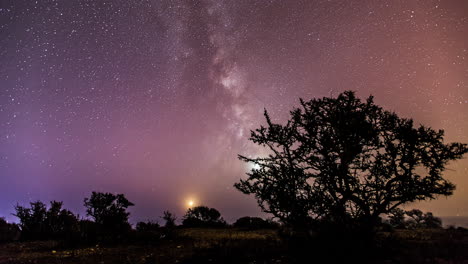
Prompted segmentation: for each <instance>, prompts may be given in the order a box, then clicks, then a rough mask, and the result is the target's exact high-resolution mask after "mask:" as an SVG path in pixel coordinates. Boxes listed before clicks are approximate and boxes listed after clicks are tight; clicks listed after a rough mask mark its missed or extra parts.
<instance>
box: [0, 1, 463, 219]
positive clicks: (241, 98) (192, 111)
mask: <svg viewBox="0 0 468 264" xmlns="http://www.w3.org/2000/svg"><path fill="white" fill-rule="evenodd" d="M467 36H468V2H467V1H465V0H453V1H452V0H448V1H434V0H424V1H416V0H395V1H383V0H382V1H373V0H367V1H310V0H303V1H279V0H278V1H275V0H271V1H253V0H252V1H216V0H203V1H182V0H180V1H157V0H143V1H128V0H112V1H111V0H99V1H92V0H66V1H65V0H38V1H29V0H5V1H1V3H0V62H1V64H0V216H5V217H7V218H8V219H12V220H14V217H12V216H11V215H10V214H11V213H12V211H13V206H14V205H15V204H16V203H17V202H18V203H21V204H24V203H27V202H29V201H32V200H37V199H39V200H43V201H49V200H54V199H55V200H63V201H64V204H65V207H67V208H70V209H72V210H73V211H75V212H78V213H80V214H81V215H83V206H82V203H83V198H84V197H86V196H88V195H89V194H90V192H91V191H93V190H97V191H108V192H118V193H125V194H126V196H127V197H128V198H129V200H131V201H132V202H134V203H135V204H136V206H135V207H134V208H132V221H138V220H146V219H157V217H158V216H159V215H161V212H162V211H163V210H166V209H169V210H171V211H174V212H176V214H178V215H179V216H180V215H181V214H182V213H183V211H184V210H185V208H184V206H185V204H184V201H185V200H186V199H188V198H189V197H191V198H193V199H195V200H196V201H197V202H199V203H202V204H206V205H208V206H210V207H215V208H217V209H219V210H220V211H221V213H222V214H223V215H224V216H225V218H226V219H228V220H232V219H235V218H236V217H239V216H243V215H259V213H260V212H259V209H258V208H257V207H256V204H255V201H254V199H253V198H252V197H247V196H245V195H243V194H241V193H239V192H238V191H237V190H235V189H234V188H233V187H232V185H233V183H234V182H236V181H237V180H238V179H239V178H240V177H242V175H243V174H244V173H245V171H246V170H247V169H249V168H248V166H246V165H245V164H243V163H242V162H240V161H238V160H237V154H245V155H258V154H259V153H261V149H259V148H257V147H256V146H254V145H252V143H250V142H248V140H247V139H248V136H249V130H250V129H253V128H256V127H258V126H259V125H260V124H261V123H262V122H264V121H263V116H262V113H263V110H264V108H266V109H268V110H269V112H270V114H271V116H272V118H273V119H274V120H276V121H284V120H285V119H286V118H287V117H288V111H289V110H291V109H292V107H294V106H296V105H298V102H299V98H304V99H311V98H314V97H323V96H335V95H337V94H338V93H340V92H342V91H344V90H355V91H357V93H358V95H359V96H361V97H366V96H368V95H370V94H373V95H374V96H375V99H376V102H377V103H378V104H380V105H381V106H383V107H384V108H386V109H389V110H393V111H396V112H397V113H398V114H399V115H401V116H404V117H412V118H414V119H415V121H416V122H417V123H422V124H425V125H428V126H431V127H433V128H436V129H439V128H443V129H445V130H446V138H447V140H448V141H460V142H468V132H467V130H468V118H467V115H468V37H467ZM450 168H451V169H452V170H450V171H447V173H446V176H447V177H448V178H449V179H450V180H452V181H453V182H454V183H455V184H456V185H457V190H456V192H455V195H454V196H452V197H450V198H448V199H445V198H441V199H440V200H437V201H433V202H430V203H423V204H418V205H417V206H418V207H419V208H422V209H424V210H431V211H433V212H434V213H435V214H436V215H457V214H459V215H468V179H467V176H468V161H467V160H463V161H459V162H457V163H453V164H452V165H451V166H450ZM415 206H416V205H415Z"/></svg>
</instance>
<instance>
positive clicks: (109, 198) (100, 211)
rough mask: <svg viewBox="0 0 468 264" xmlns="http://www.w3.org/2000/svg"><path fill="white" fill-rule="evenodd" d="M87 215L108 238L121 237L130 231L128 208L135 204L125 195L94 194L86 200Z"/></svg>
mask: <svg viewBox="0 0 468 264" xmlns="http://www.w3.org/2000/svg"><path fill="white" fill-rule="evenodd" d="M84 205H85V207H86V213H87V215H88V216H91V217H92V218H93V220H94V222H95V223H96V224H97V225H98V227H99V231H100V232H101V233H102V234H103V235H104V236H108V237H120V236H122V235H123V234H125V233H126V232H128V231H130V229H131V226H130V224H129V223H128V216H129V215H130V213H129V212H127V208H128V207H130V206H133V205H134V204H133V203H131V202H130V201H128V200H127V198H125V196H124V195H123V194H117V195H114V194H112V193H100V192H93V193H92V194H91V197H90V198H85V199H84Z"/></svg>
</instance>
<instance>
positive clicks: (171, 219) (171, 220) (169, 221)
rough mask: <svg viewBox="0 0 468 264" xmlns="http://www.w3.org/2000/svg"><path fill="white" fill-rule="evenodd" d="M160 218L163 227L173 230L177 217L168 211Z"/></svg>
mask: <svg viewBox="0 0 468 264" xmlns="http://www.w3.org/2000/svg"><path fill="white" fill-rule="evenodd" d="M161 218H162V219H163V220H164V221H165V222H166V223H165V224H164V226H165V227H167V228H173V227H175V226H176V224H175V221H176V220H177V217H176V216H175V215H174V214H173V213H171V212H169V211H164V213H163V216H162V217H161Z"/></svg>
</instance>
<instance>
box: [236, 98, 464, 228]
mask: <svg viewBox="0 0 468 264" xmlns="http://www.w3.org/2000/svg"><path fill="white" fill-rule="evenodd" d="M265 118H266V122H267V126H266V127H265V126H261V127H260V128H259V129H256V130H255V131H252V132H251V137H250V140H251V141H252V142H254V143H255V144H258V145H260V146H263V147H266V148H267V149H268V150H269V155H268V156H265V157H254V158H250V157H246V156H242V155H240V156H239V158H240V159H241V160H243V161H245V162H249V163H253V164H254V165H255V166H254V168H253V169H252V170H251V171H250V172H249V173H248V174H247V175H248V178H247V179H242V180H240V182H238V183H236V184H235V187H236V188H237V189H239V190H240V191H242V192H243V193H245V194H253V195H255V197H256V199H257V201H258V204H259V206H260V207H261V208H262V210H263V211H265V212H268V213H271V214H273V215H274V216H275V217H277V218H278V219H280V220H281V221H282V222H283V223H286V224H289V225H292V226H296V227H300V226H307V225H310V223H311V222H313V221H311V219H326V220H327V221H329V222H333V223H335V225H336V226H339V227H345V228H348V227H349V228H356V227H358V228H360V229H362V230H363V231H365V230H367V231H369V232H371V233H372V232H373V230H374V228H375V227H376V226H377V225H378V224H379V215H381V214H388V213H389V212H391V211H392V210H393V209H395V208H397V207H398V206H399V205H402V204H406V203H409V202H413V201H419V200H426V199H435V198H436V197H437V196H438V195H451V194H452V193H453V190H454V189H455V186H454V185H453V184H452V183H450V182H449V181H447V180H446V179H444V178H443V177H442V173H443V172H444V170H445V167H446V165H447V163H448V162H449V161H451V160H457V159H460V158H462V156H463V155H464V154H465V153H466V152H468V148H467V145H466V144H461V143H450V144H445V143H444V142H443V137H444V131H442V130H439V131H436V130H433V129H431V128H428V127H425V126H417V127H415V126H414V123H413V121H412V120H411V119H406V118H400V117H398V116H397V115H396V114H395V113H392V112H389V111H385V110H383V109H382V108H381V107H379V106H377V105H375V104H374V102H373V98H372V97H369V98H368V99H367V100H366V101H365V102H362V101H361V100H360V99H358V98H356V96H355V94H354V92H351V91H347V92H344V93H342V94H340V95H339V96H338V97H337V98H322V99H313V100H310V101H308V102H305V101H302V100H301V107H300V108H296V109H294V110H293V111H291V118H290V120H289V121H288V122H287V123H286V124H285V125H281V124H276V123H273V122H272V120H271V119H270V116H269V115H268V113H267V112H266V111H265ZM367 231H366V232H367Z"/></svg>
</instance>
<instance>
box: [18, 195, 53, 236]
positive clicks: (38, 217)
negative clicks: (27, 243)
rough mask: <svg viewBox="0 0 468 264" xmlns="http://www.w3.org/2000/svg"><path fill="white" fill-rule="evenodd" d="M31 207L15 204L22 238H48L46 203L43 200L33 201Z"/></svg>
mask: <svg viewBox="0 0 468 264" xmlns="http://www.w3.org/2000/svg"><path fill="white" fill-rule="evenodd" d="M30 206H31V207H30V208H27V207H23V206H20V205H16V206H15V211H16V213H15V214H13V215H14V216H16V217H18V218H19V220H20V223H19V226H20V228H21V238H22V239H25V240H36V239H46V235H45V234H46V217H47V216H46V213H47V209H46V205H45V204H44V203H43V202H41V201H36V202H31V203H30Z"/></svg>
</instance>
